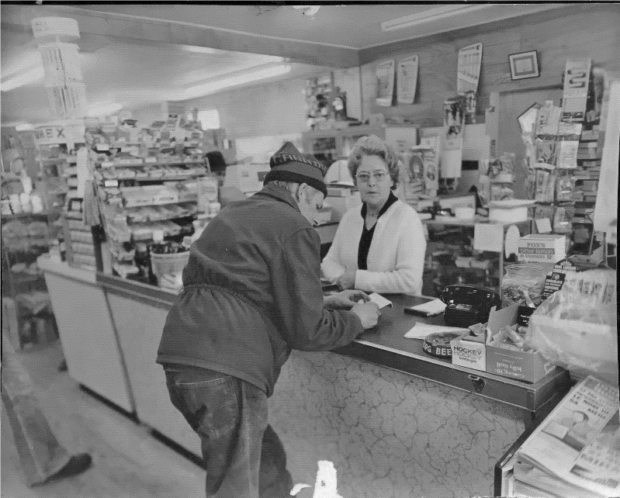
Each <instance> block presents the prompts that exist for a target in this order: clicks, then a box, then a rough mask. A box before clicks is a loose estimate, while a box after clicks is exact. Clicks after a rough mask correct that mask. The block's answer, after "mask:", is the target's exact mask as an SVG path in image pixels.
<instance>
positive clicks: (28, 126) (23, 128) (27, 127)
mask: <svg viewBox="0 0 620 498" xmlns="http://www.w3.org/2000/svg"><path fill="white" fill-rule="evenodd" d="M30 130H34V125H31V124H30V123H22V124H18V125H17V126H15V131H30Z"/></svg>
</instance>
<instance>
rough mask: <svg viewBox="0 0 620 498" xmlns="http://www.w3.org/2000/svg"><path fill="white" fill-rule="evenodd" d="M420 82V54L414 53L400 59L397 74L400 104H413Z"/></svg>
mask: <svg viewBox="0 0 620 498" xmlns="http://www.w3.org/2000/svg"><path fill="white" fill-rule="evenodd" d="M417 83H418V56H417V55H412V56H411V57H407V58H406V59H403V60H401V61H398V74H397V76H396V84H397V86H398V88H397V100H398V103H399V104H413V101H414V99H415V91H416V87H417Z"/></svg>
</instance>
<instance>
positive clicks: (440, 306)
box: [411, 299, 446, 316]
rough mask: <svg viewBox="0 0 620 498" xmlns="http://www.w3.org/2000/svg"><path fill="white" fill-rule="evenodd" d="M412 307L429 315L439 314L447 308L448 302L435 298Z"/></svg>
mask: <svg viewBox="0 0 620 498" xmlns="http://www.w3.org/2000/svg"><path fill="white" fill-rule="evenodd" d="M411 309H414V310H416V311H419V312H421V313H427V314H428V315H429V316H432V315H439V314H440V313H443V312H444V311H445V310H446V303H444V302H443V301H442V300H441V299H433V300H432V301H429V302H428V303H424V304H418V305H417V306H411Z"/></svg>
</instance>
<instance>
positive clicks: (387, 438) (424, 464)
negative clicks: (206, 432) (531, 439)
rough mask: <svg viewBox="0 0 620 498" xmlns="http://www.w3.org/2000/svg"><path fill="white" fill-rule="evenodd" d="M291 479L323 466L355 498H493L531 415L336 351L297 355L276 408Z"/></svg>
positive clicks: (310, 477) (312, 475)
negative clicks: (497, 476) (501, 468)
mask: <svg viewBox="0 0 620 498" xmlns="http://www.w3.org/2000/svg"><path fill="white" fill-rule="evenodd" d="M269 403H270V404H269V420H270V423H271V424H272V426H273V427H274V429H275V430H276V432H277V433H278V435H279V436H280V438H281V439H282V442H283V444H284V446H285V449H286V452H287V461H288V469H289V471H290V472H291V474H292V475H293V482H295V483H307V484H310V485H313V484H314V482H315V479H316V473H317V469H318V461H319V460H330V461H332V462H333V463H334V466H335V468H336V470H337V472H338V492H339V493H340V494H341V495H342V496H356V497H360V498H362V497H379V496H381V497H383V496H385V497H387V496H390V497H413V496H426V497H431V498H432V497H442V498H447V497H452V496H454V497H460V496H474V495H487V496H492V495H493V469H494V466H495V464H496V462H497V461H498V460H499V459H500V458H501V456H502V455H503V453H504V452H505V451H506V449H507V448H509V447H510V445H511V444H512V443H513V442H514V441H515V440H516V439H517V438H518V437H519V435H520V434H521V433H522V432H523V431H524V428H525V424H524V418H525V417H524V412H525V411H524V410H521V409H518V408H515V407H512V406H509V405H506V404H503V403H498V402H495V401H492V400H488V399H485V398H482V397H480V396H477V395H475V394H471V393H467V392H464V391H460V390H457V389H453V388H451V387H446V386H442V385H441V384H437V383H435V382H430V381H427V380H424V379H420V378H417V377H412V376H410V375H406V374H403V373H401V372H397V371H394V370H389V369H386V368H385V367H380V366H377V365H374V364H372V363H368V362H365V361H363V360H358V359H356V358H351V357H346V356H340V355H337V354H334V353H331V352H325V353H297V352H293V354H292V355H291V358H290V359H289V361H288V362H287V363H286V364H285V365H284V367H283V369H282V374H281V375H280V379H279V380H278V383H277V384H276V389H275V393H274V395H273V396H272V397H271V398H270V402H269Z"/></svg>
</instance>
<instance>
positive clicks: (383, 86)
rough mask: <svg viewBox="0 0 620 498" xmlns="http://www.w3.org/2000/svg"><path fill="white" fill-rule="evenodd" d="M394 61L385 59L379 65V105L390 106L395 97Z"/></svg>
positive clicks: (377, 72)
mask: <svg viewBox="0 0 620 498" xmlns="http://www.w3.org/2000/svg"><path fill="white" fill-rule="evenodd" d="M394 71H395V64H394V61H393V60H392V61H385V62H382V63H380V64H378V65H377V69H376V75H377V99H376V102H377V105H380V106H383V107H390V106H391V105H392V99H393V98H394Z"/></svg>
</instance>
